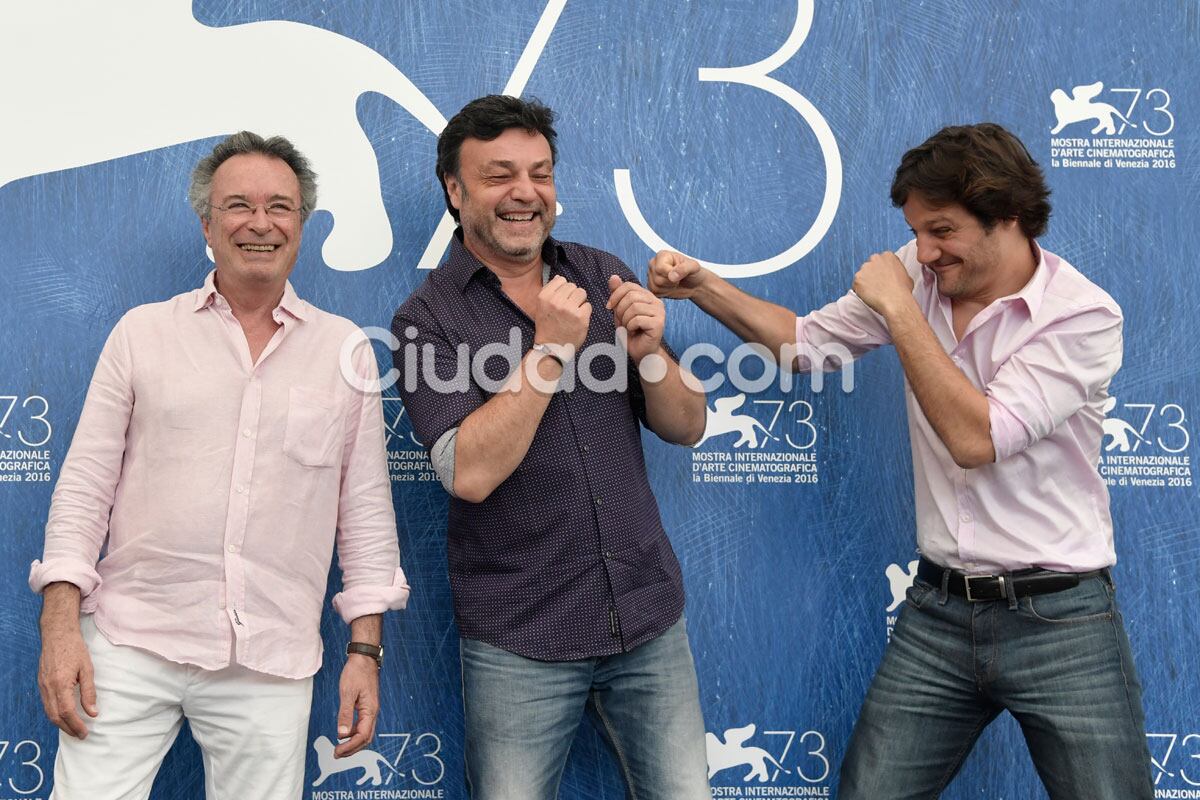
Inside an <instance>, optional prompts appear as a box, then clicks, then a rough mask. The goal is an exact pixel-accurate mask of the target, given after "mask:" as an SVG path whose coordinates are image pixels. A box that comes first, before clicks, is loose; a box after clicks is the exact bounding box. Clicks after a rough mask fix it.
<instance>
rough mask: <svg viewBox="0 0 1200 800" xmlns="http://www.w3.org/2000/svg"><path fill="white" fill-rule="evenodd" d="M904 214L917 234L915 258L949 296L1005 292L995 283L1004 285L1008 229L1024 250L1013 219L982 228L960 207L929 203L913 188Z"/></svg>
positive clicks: (973, 297)
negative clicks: (927, 269) (928, 270)
mask: <svg viewBox="0 0 1200 800" xmlns="http://www.w3.org/2000/svg"><path fill="white" fill-rule="evenodd" d="M904 218H905V219H906V220H907V221H908V225H909V227H910V228H911V229H912V231H913V233H914V234H915V235H916V237H917V260H918V261H920V262H921V263H922V264H924V265H925V266H926V267H928V268H929V269H930V270H931V271H932V272H933V274H934V276H935V277H936V278H937V287H938V292H939V293H941V294H942V295H943V296H945V297H948V298H950V299H951V300H985V299H986V300H990V299H994V297H991V295H993V294H994V295H995V296H997V297H998V296H1001V294H996V292H1001V293H1007V292H1003V291H1002V288H1001V287H1003V288H1007V287H1006V277H1007V272H1006V271H1005V270H1004V268H1003V265H1004V264H1005V263H1006V255H1007V253H1008V252H1009V250H1010V248H1011V247H1012V246H1013V242H1011V241H1010V240H1011V239H1014V234H1015V237H1016V238H1017V239H1019V240H1020V242H1021V243H1022V244H1023V246H1024V248H1025V251H1026V253H1028V242H1027V240H1026V239H1025V238H1024V236H1022V235H1021V234H1020V230H1019V228H1017V224H1016V221H1015V220H1005V221H1001V222H998V223H996V224H995V225H994V226H993V227H992V229H991V230H990V231H989V230H984V227H983V225H982V224H981V223H980V222H979V220H978V219H976V218H975V216H974V215H973V214H971V212H969V211H967V210H966V209H965V208H963V207H962V206H960V205H958V204H952V205H948V206H934V205H931V204H929V203H928V202H927V201H926V200H925V198H924V197H922V196H921V195H920V194H919V193H918V192H912V193H911V194H909V196H908V201H907V202H905V204H904ZM1018 288H1019V287H1018Z"/></svg>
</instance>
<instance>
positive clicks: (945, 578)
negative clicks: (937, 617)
mask: <svg viewBox="0 0 1200 800" xmlns="http://www.w3.org/2000/svg"><path fill="white" fill-rule="evenodd" d="M949 599H950V569H949V568H948V567H943V568H942V587H941V589H939V590H938V605H939V606H944V605H946V601H947V600H949Z"/></svg>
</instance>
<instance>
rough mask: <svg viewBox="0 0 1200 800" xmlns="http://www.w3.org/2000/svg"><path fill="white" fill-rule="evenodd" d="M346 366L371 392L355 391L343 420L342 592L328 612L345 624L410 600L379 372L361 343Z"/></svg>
mask: <svg viewBox="0 0 1200 800" xmlns="http://www.w3.org/2000/svg"><path fill="white" fill-rule="evenodd" d="M351 363H352V364H353V368H354V371H355V374H356V375H357V376H358V378H359V379H360V381H359V383H360V386H368V387H370V388H368V389H366V390H365V391H360V390H357V389H356V390H355V391H354V396H355V398H356V399H355V401H354V402H353V403H352V404H351V406H350V411H349V413H348V419H347V420H346V440H345V445H344V447H345V452H344V456H343V459H342V482H341V491H340V495H339V498H338V528H337V549H338V561H339V563H340V564H341V568H342V591H341V592H339V593H338V594H336V595H334V598H333V607H334V609H335V610H336V611H337V612H338V614H339V615H340V616H341V617H342V619H343V620H345V621H346V622H347V623H350V622H352V621H353V620H355V619H357V618H358V617H362V616H366V615H368V614H381V613H383V612H384V611H387V610H389V609H402V608H404V607H405V606H406V605H407V603H408V596H409V586H408V581H407V580H406V579H405V576H404V570H403V569H401V568H400V546H399V542H398V541H397V538H396V512H395V509H394V508H393V507H392V490H391V481H390V479H389V477H388V471H387V453H386V448H385V434H384V423H383V407H382V401H381V400H380V396H379V392H378V390H377V389H376V388H375V387H377V386H378V378H379V368H378V366H377V365H376V363H375V354H374V352H373V351H372V349H371V347H370V345H369V343H368V342H367V340H366V338H365V337H363V339H362V341H361V342H360V343H359V344H358V346H356V347H355V348H354V350H353V355H352V359H351Z"/></svg>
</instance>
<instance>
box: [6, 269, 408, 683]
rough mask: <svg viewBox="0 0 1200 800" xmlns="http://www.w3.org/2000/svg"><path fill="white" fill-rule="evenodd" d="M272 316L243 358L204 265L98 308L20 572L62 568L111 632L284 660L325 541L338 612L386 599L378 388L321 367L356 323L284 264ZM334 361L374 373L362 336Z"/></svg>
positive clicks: (262, 664)
mask: <svg viewBox="0 0 1200 800" xmlns="http://www.w3.org/2000/svg"><path fill="white" fill-rule="evenodd" d="M274 318H275V321H276V322H278V323H279V324H280V325H281V326H282V327H280V328H279V329H278V330H277V331H276V332H275V335H274V337H273V338H272V339H271V341H270V343H269V344H268V345H267V347H266V349H265V350H264V351H263V353H262V355H261V356H260V358H259V360H258V363H257V364H251V362H250V350H249V347H248V345H247V343H246V337H245V335H244V334H243V333H242V329H241V326H240V325H239V323H238V322H237V320H236V319H235V318H234V316H233V314H232V312H231V311H230V308H229V304H228V303H227V302H226V301H225V299H224V298H223V297H222V296H221V295H220V294H219V293H218V292H217V291H216V287H215V284H214V281H213V275H212V274H210V275H209V276H208V279H207V281H205V284H204V287H203V288H202V289H198V290H196V291H192V292H187V293H185V294H181V295H178V296H176V297H174V298H172V299H170V300H168V301H166V302H163V303H152V304H149V305H144V306H139V307H137V308H135V309H133V310H132V311H130V312H129V313H127V314H126V315H125V316H124V317H123V318H122V319H121V321H120V322H118V323H117V326H116V328H114V329H113V332H112V334H111V335H110V336H109V338H108V342H107V343H106V344H105V346H104V350H103V352H102V353H101V354H100V360H99V363H98V364H97V366H96V372H95V375H94V376H93V377H92V384H91V387H90V389H89V390H88V395H87V400H86V401H85V402H84V406H83V412H82V414H81V416H80V419H79V426H78V428H77V429H76V431H75V438H74V439H73V441H72V442H71V449H70V451H69V452H68V453H67V458H66V460H65V461H64V462H63V466H62V472H61V474H60V476H59V480H58V484H57V486H56V487H55V489H54V498H53V500H52V502H51V505H50V518H49V521H48V522H47V524H46V547H45V553H44V556H43V560H42V561H40V562H38V561H35V562H34V563H33V567H32V569H31V570H30V576H29V585H30V587H31V588H32V589H33V590H34V591H39V592H40V591H41V590H42V589H43V588H44V587H45V586H46V585H47V584H48V583H51V582H54V581H69V582H71V583H74V584H75V585H76V586H78V587H79V588H80V590H81V592H82V595H83V610H84V612H94V613H95V621H96V626H97V627H98V628H99V629H100V631H101V632H102V633H103V634H104V635H105V636H106V637H107V638H108V639H109V640H110V641H111V642H113V643H114V644H120V645H131V646H134V647H140V648H142V649H145V650H149V651H151V652H154V653H157V654H159V655H161V656H163V657H164V658H167V659H169V660H171V661H176V662H180V663H187V664H195V665H197V666H199V667H203V668H204V669H220V668H221V667H225V666H228V665H229V663H230V661H231V659H232V660H234V661H236V662H237V663H238V664H241V665H243V666H245V667H248V668H250V669H253V670H257V671H259V672H265V673H269V674H271V675H278V676H281V677H287V678H303V677H307V676H309V675H312V674H313V673H314V672H316V671H317V669H318V668H319V667H320V665H321V649H322V648H321V637H320V633H319V630H318V627H319V623H320V618H321V606H322V604H323V602H324V598H325V589H326V582H327V579H328V574H329V563H330V559H331V557H332V551H333V547H334V545H335V544H336V545H337V548H338V558H339V560H340V563H341V568H342V581H343V590H342V591H341V592H340V593H339V594H337V595H336V596H335V597H334V598H333V604H334V608H335V609H336V610H337V611H338V612H339V613H340V614H341V616H342V618H343V619H345V620H346V621H347V622H350V621H351V620H353V619H355V618H356V617H360V616H363V615H367V614H377V613H381V612H383V611H385V610H387V609H397V608H403V607H404V605H405V603H406V602H407V599H408V593H409V590H408V585H407V583H406V582H405V579H404V573H403V571H402V570H401V569H400V552H399V547H398V544H397V540H396V520H395V512H394V510H393V508H392V496H391V488H390V486H391V484H390V482H389V479H388V473H387V464H386V460H385V452H384V428H383V414H382V408H381V404H380V401H379V397H378V395H373V394H365V395H364V394H362V393H360V392H358V391H356V390H355V389H354V388H352V387H351V386H350V384H349V383H348V382H347V381H346V380H345V379H343V377H342V374H341V372H340V370H339V353H340V351H341V348H342V346H343V343H344V342H345V341H346V340H347V338H348V337H358V339H359V340H362V339H364V337H363V336H362V333H361V332H360V331H358V329H357V328H356V327H355V326H354V324H353V323H351V322H350V321H349V320H346V319H343V318H342V317H337V316H334V315H332V314H328V313H326V312H324V311H321V310H320V309H318V308H314V307H313V306H311V305H309V304H308V303H306V302H305V301H303V300H301V299H299V298H298V297H296V293H295V292H294V291H293V290H292V286H291V284H290V283H289V284H288V285H287V287H286V289H285V290H284V294H283V298H282V300H281V301H280V303H279V306H278V308H276V309H275V311H274ZM351 361H352V364H353V369H354V370H355V371H356V372H357V373H358V374H359V375H361V376H363V377H365V378H367V379H370V378H373V377H375V376H376V375H377V367H376V364H375V357H374V354H373V353H372V352H371V348H370V347H368V346H360V347H357V348H356V349H355V351H354V355H353V358H352V360H351ZM110 512H111V517H110ZM106 538H107V548H106V550H105V553H104V557H103V558H100V551H101V547H102V546H104V545H105V539H106ZM97 559H99V563H97Z"/></svg>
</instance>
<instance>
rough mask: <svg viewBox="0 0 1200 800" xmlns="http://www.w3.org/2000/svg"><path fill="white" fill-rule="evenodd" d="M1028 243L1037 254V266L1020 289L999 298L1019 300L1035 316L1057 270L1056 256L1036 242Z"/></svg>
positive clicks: (1030, 314)
mask: <svg viewBox="0 0 1200 800" xmlns="http://www.w3.org/2000/svg"><path fill="white" fill-rule="evenodd" d="M1030 245H1031V246H1032V247H1033V252H1034V255H1036V256H1037V266H1036V267H1034V269H1033V277H1032V278H1030V279H1029V282H1028V283H1026V284H1025V285H1024V286H1023V287H1021V290H1020V291H1017V292H1014V293H1012V294H1010V295H1008V296H1007V297H1003V298H1001V299H1002V300H1020V301H1021V302H1023V303H1024V304H1025V307H1026V308H1027V309H1029V316H1031V317H1035V316H1037V313H1038V309H1040V308H1041V307H1042V300H1044V299H1045V297H1046V287H1047V286H1049V285H1050V278H1051V277H1052V276H1053V274H1054V273H1055V272H1056V271H1057V270H1058V256H1056V255H1054V254H1053V253H1047V252H1046V251H1045V250H1043V249H1042V248H1040V247H1038V243H1037V242H1034V241H1030Z"/></svg>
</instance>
